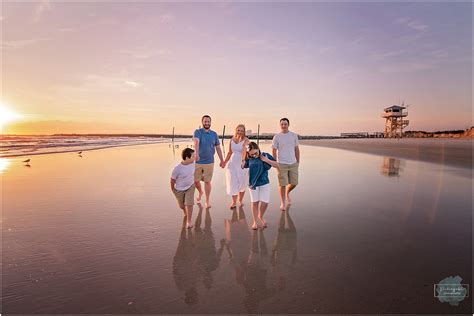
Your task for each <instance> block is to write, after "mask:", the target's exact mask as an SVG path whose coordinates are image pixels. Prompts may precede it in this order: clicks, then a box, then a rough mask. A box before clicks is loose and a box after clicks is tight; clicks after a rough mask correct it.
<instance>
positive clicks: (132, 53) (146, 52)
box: [120, 47, 171, 59]
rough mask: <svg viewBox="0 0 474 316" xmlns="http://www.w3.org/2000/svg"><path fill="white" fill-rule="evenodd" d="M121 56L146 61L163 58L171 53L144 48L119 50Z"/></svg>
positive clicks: (165, 50) (164, 50)
mask: <svg viewBox="0 0 474 316" xmlns="http://www.w3.org/2000/svg"><path fill="white" fill-rule="evenodd" d="M120 53H121V54H124V55H127V56H129V57H131V58H135V59H148V58H152V57H155V56H164V55H169V54H171V51H169V50H167V49H152V48H146V47H136V48H130V49H122V50H120Z"/></svg>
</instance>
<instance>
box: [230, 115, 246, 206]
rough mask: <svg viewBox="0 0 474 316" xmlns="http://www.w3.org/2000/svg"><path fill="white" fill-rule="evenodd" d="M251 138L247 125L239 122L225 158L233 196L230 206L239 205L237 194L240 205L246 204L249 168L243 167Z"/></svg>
mask: <svg viewBox="0 0 474 316" xmlns="http://www.w3.org/2000/svg"><path fill="white" fill-rule="evenodd" d="M248 143H249V139H248V138H247V137H246V136H245V125H243V124H239V125H237V127H236V128H235V134H234V136H233V137H232V139H231V140H230V143H229V152H228V153H227V156H226V158H225V160H224V165H225V178H226V185H227V194H229V195H231V196H232V203H231V205H230V208H231V209H233V208H235V207H236V206H237V196H238V197H239V203H240V205H244V203H243V201H244V195H245V189H246V188H247V186H248V182H249V180H248V176H249V174H248V169H242V160H244V159H245V153H246V148H247V145H248Z"/></svg>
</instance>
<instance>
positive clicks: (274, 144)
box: [272, 135, 278, 157]
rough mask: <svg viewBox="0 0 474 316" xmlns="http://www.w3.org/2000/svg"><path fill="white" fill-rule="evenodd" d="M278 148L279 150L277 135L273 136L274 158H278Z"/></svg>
mask: <svg viewBox="0 0 474 316" xmlns="http://www.w3.org/2000/svg"><path fill="white" fill-rule="evenodd" d="M277 148H278V140H277V135H275V136H273V139H272V156H273V157H276V156H277Z"/></svg>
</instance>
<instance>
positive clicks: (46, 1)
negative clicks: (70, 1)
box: [33, 0, 51, 23]
mask: <svg viewBox="0 0 474 316" xmlns="http://www.w3.org/2000/svg"><path fill="white" fill-rule="evenodd" d="M50 10H51V1H50V0H43V1H40V2H39V4H38V6H37V7H36V9H35V11H34V12H33V23H37V22H39V20H41V17H42V16H43V14H44V12H46V11H50Z"/></svg>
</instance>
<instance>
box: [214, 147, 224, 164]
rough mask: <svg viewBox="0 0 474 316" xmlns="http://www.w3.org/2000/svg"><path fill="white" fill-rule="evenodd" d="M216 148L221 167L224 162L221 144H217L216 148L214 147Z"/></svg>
mask: <svg viewBox="0 0 474 316" xmlns="http://www.w3.org/2000/svg"><path fill="white" fill-rule="evenodd" d="M216 150H217V156H219V159H220V160H221V163H220V165H221V167H222V165H223V164H224V157H223V155H222V148H221V145H219V146H217V149H216ZM222 168H224V167H222Z"/></svg>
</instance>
